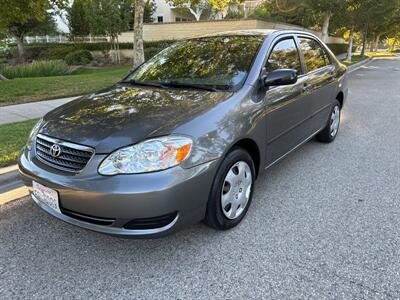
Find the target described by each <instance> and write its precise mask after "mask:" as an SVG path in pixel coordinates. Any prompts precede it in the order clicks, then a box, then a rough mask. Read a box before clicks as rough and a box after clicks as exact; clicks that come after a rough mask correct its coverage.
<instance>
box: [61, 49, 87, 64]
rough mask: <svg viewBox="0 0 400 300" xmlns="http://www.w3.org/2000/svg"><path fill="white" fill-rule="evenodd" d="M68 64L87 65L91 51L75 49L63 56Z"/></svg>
mask: <svg viewBox="0 0 400 300" xmlns="http://www.w3.org/2000/svg"><path fill="white" fill-rule="evenodd" d="M64 60H65V62H66V63H67V64H68V65H87V64H89V63H90V62H91V61H92V60H93V56H92V53H90V51H88V50H77V51H74V52H71V53H69V54H68V55H67V56H65V59H64Z"/></svg>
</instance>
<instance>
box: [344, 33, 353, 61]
mask: <svg viewBox="0 0 400 300" xmlns="http://www.w3.org/2000/svg"><path fill="white" fill-rule="evenodd" d="M353 40H354V26H351V28H350V36H349V48H348V49H347V57H346V60H347V61H349V62H351V57H352V56H353Z"/></svg>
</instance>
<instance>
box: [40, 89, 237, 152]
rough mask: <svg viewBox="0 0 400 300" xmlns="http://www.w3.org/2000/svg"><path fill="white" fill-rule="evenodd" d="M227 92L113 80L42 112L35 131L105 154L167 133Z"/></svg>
mask: <svg viewBox="0 0 400 300" xmlns="http://www.w3.org/2000/svg"><path fill="white" fill-rule="evenodd" d="M231 94H232V93H231V92H211V91H210V92H209V91H202V90H191V89H162V88H153V87H138V86H133V85H128V84H117V85H115V86H113V87H111V88H109V89H106V90H103V91H101V92H99V93H97V94H92V95H89V96H84V97H82V98H79V99H77V100H74V101H72V102H69V103H67V104H65V105H63V106H60V107H59V108H57V109H55V110H53V111H52V112H50V113H49V114H47V115H46V116H45V118H44V125H43V126H42V128H41V129H40V133H43V134H46V135H48V136H51V137H55V138H58V139H62V140H66V141H70V142H74V143H78V144H82V145H87V146H91V147H93V148H95V149H96V153H109V152H111V151H113V150H115V149H117V148H120V147H123V146H126V145H131V144H135V143H137V142H139V141H142V140H144V139H146V138H149V137H152V136H160V135H165V134H169V133H171V132H172V131H173V129H174V128H176V127H177V126H179V125H180V124H182V123H184V122H185V121H187V120H190V119H192V118H193V117H194V116H196V115H198V114H200V113H202V112H205V111H207V110H209V109H210V108H212V107H214V106H215V105H217V104H218V103H220V102H222V101H224V100H226V99H227V98H228V97H229V96H230V95H231Z"/></svg>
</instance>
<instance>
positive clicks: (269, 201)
mask: <svg viewBox="0 0 400 300" xmlns="http://www.w3.org/2000/svg"><path fill="white" fill-rule="evenodd" d="M350 86H351V92H350V96H349V99H348V102H347V105H346V107H345V110H344V113H343V120H342V127H341V130H340V133H339V136H338V137H337V140H336V141H335V143H333V144H330V145H324V144H319V143H317V142H315V141H311V142H309V143H307V144H306V145H304V146H303V147H301V148H300V149H299V150H298V151H296V152H295V153H293V154H292V155H291V156H289V157H288V158H287V159H285V160H284V161H282V162H281V163H279V164H278V165H275V166H274V167H273V168H271V169H270V170H269V171H267V172H266V173H264V174H263V175H262V176H261V177H260V178H259V180H258V181H257V187H256V191H255V198H254V201H253V203H252V206H251V208H250V210H249V213H248V215H247V217H246V218H245V219H244V220H243V223H242V224H241V225H240V226H238V227H236V228H235V229H233V230H231V231H228V232H216V231H214V230H211V229H208V228H207V227H205V226H204V225H201V224H199V225H196V226H193V227H191V228H188V229H186V230H184V231H181V232H179V233H177V234H175V235H173V236H170V237H167V238H164V239H156V240H125V239H118V238H113V237H109V236H105V235H101V234H97V233H93V232H89V231H86V230H83V229H80V228H77V227H74V226H72V225H68V224H65V223H63V222H61V221H58V220H56V219H54V218H53V217H51V216H48V215H47V214H46V213H45V212H43V211H41V210H40V209H39V208H37V207H36V206H35V205H34V204H33V203H32V202H31V201H30V200H28V199H21V200H19V201H16V202H12V203H10V204H7V205H5V206H3V207H1V208H0V298H5V299H10V298H14V297H18V298H28V297H29V298H47V297H53V298H54V297H57V298H59V297H76V298H87V297H89V298H111V297H113V298H137V299H217V298H219V299H222V298H223V299H248V298H274V299H283V298H284V299H287V298H296V299H298V298H314V299H322V298H331V299H332V298H335V299H336V298H339V299H340V298H343V299H349V298H363V299H364V298H373V299H376V298H382V299H391V298H400V134H399V128H400V59H385V60H376V61H373V62H372V63H370V64H369V65H368V66H366V67H363V68H362V69H360V70H358V71H355V72H354V73H352V74H351V80H350Z"/></svg>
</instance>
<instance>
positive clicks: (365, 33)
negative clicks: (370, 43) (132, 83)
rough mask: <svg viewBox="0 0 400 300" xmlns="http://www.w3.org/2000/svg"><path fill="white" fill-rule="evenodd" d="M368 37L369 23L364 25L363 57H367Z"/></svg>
mask: <svg viewBox="0 0 400 300" xmlns="http://www.w3.org/2000/svg"><path fill="white" fill-rule="evenodd" d="M367 36H368V23H365V25H364V32H363V45H362V49H361V57H364V56H365V47H366V45H367Z"/></svg>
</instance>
